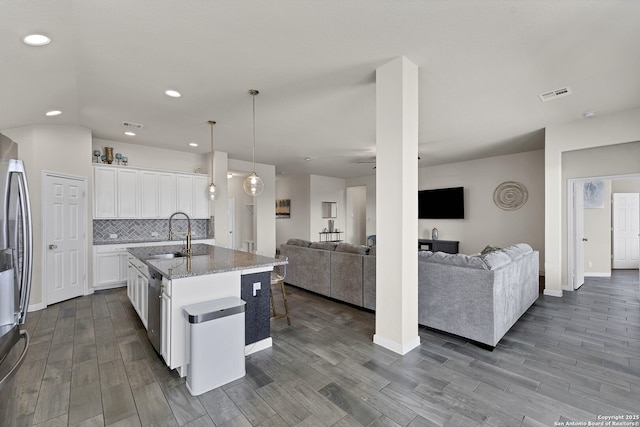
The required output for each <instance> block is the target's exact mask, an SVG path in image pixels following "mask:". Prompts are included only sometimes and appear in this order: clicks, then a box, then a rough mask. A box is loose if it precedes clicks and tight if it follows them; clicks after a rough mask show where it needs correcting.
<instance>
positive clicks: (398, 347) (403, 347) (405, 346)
mask: <svg viewBox="0 0 640 427" xmlns="http://www.w3.org/2000/svg"><path fill="white" fill-rule="evenodd" d="M373 343H374V344H377V345H379V346H382V347H384V348H386V349H388V350H391V351H393V352H394V353H398V354H400V355H405V354H407V353H409V352H410V351H411V350H413V349H414V348H416V347H419V346H420V337H419V336H416V337H415V338H413V339H411V340H409V341H408V342H406V343H397V342H395V341H391V340H390V339H388V338H385V337H382V336H380V335H378V334H374V335H373Z"/></svg>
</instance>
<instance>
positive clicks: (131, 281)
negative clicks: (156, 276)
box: [127, 262, 138, 304]
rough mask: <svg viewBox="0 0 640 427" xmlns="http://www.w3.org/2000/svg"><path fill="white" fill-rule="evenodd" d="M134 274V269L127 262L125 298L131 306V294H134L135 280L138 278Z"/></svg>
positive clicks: (135, 270)
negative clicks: (126, 297) (127, 298)
mask: <svg viewBox="0 0 640 427" xmlns="http://www.w3.org/2000/svg"><path fill="white" fill-rule="evenodd" d="M136 272H137V269H136V267H135V266H134V265H133V264H132V263H130V262H129V263H128V266H127V296H128V297H129V301H131V304H133V294H134V292H135V287H136V279H137V277H138V276H137V274H136Z"/></svg>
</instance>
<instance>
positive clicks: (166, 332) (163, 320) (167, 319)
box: [160, 277, 171, 366]
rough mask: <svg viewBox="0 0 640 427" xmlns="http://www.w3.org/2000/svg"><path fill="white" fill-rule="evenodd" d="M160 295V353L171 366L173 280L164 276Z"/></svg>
mask: <svg viewBox="0 0 640 427" xmlns="http://www.w3.org/2000/svg"><path fill="white" fill-rule="evenodd" d="M160 297H161V299H162V301H161V305H160V333H161V338H160V355H161V356H162V358H163V359H164V361H165V362H166V364H167V366H171V281H170V280H167V279H166V278H164V277H163V278H162V291H161V293H160Z"/></svg>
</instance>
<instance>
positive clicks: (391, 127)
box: [373, 57, 420, 354]
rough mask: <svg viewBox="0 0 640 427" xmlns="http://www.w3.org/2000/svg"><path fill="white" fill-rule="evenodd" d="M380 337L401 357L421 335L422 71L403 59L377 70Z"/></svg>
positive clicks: (376, 340)
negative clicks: (419, 215) (419, 154)
mask: <svg viewBox="0 0 640 427" xmlns="http://www.w3.org/2000/svg"><path fill="white" fill-rule="evenodd" d="M376 159H377V160H376V188H377V192H376V200H377V203H376V217H377V219H376V222H377V230H376V234H377V252H378V253H377V258H376V259H377V261H376V262H377V264H376V333H375V335H374V336H373V342H374V343H376V344H378V345H381V346H383V347H386V348H388V349H389V350H392V351H394V352H396V353H399V354H406V353H408V352H409V351H411V350H412V349H414V348H415V347H417V346H419V345H420V337H419V335H418V67H417V66H416V65H415V64H413V63H412V62H411V61H409V60H408V59H407V58H405V57H399V58H397V59H394V60H393V61H391V62H389V63H387V64H385V65H383V66H382V67H380V68H378V69H377V70H376Z"/></svg>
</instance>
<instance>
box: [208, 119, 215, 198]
mask: <svg viewBox="0 0 640 427" xmlns="http://www.w3.org/2000/svg"><path fill="white" fill-rule="evenodd" d="M207 123H209V125H210V126H211V184H209V191H208V193H209V200H215V198H216V185H215V184H214V183H213V181H214V179H213V178H214V174H213V171H214V169H213V158H214V155H215V151H214V149H213V125H215V124H216V122H214V121H213V120H209V121H208V122H207Z"/></svg>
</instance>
